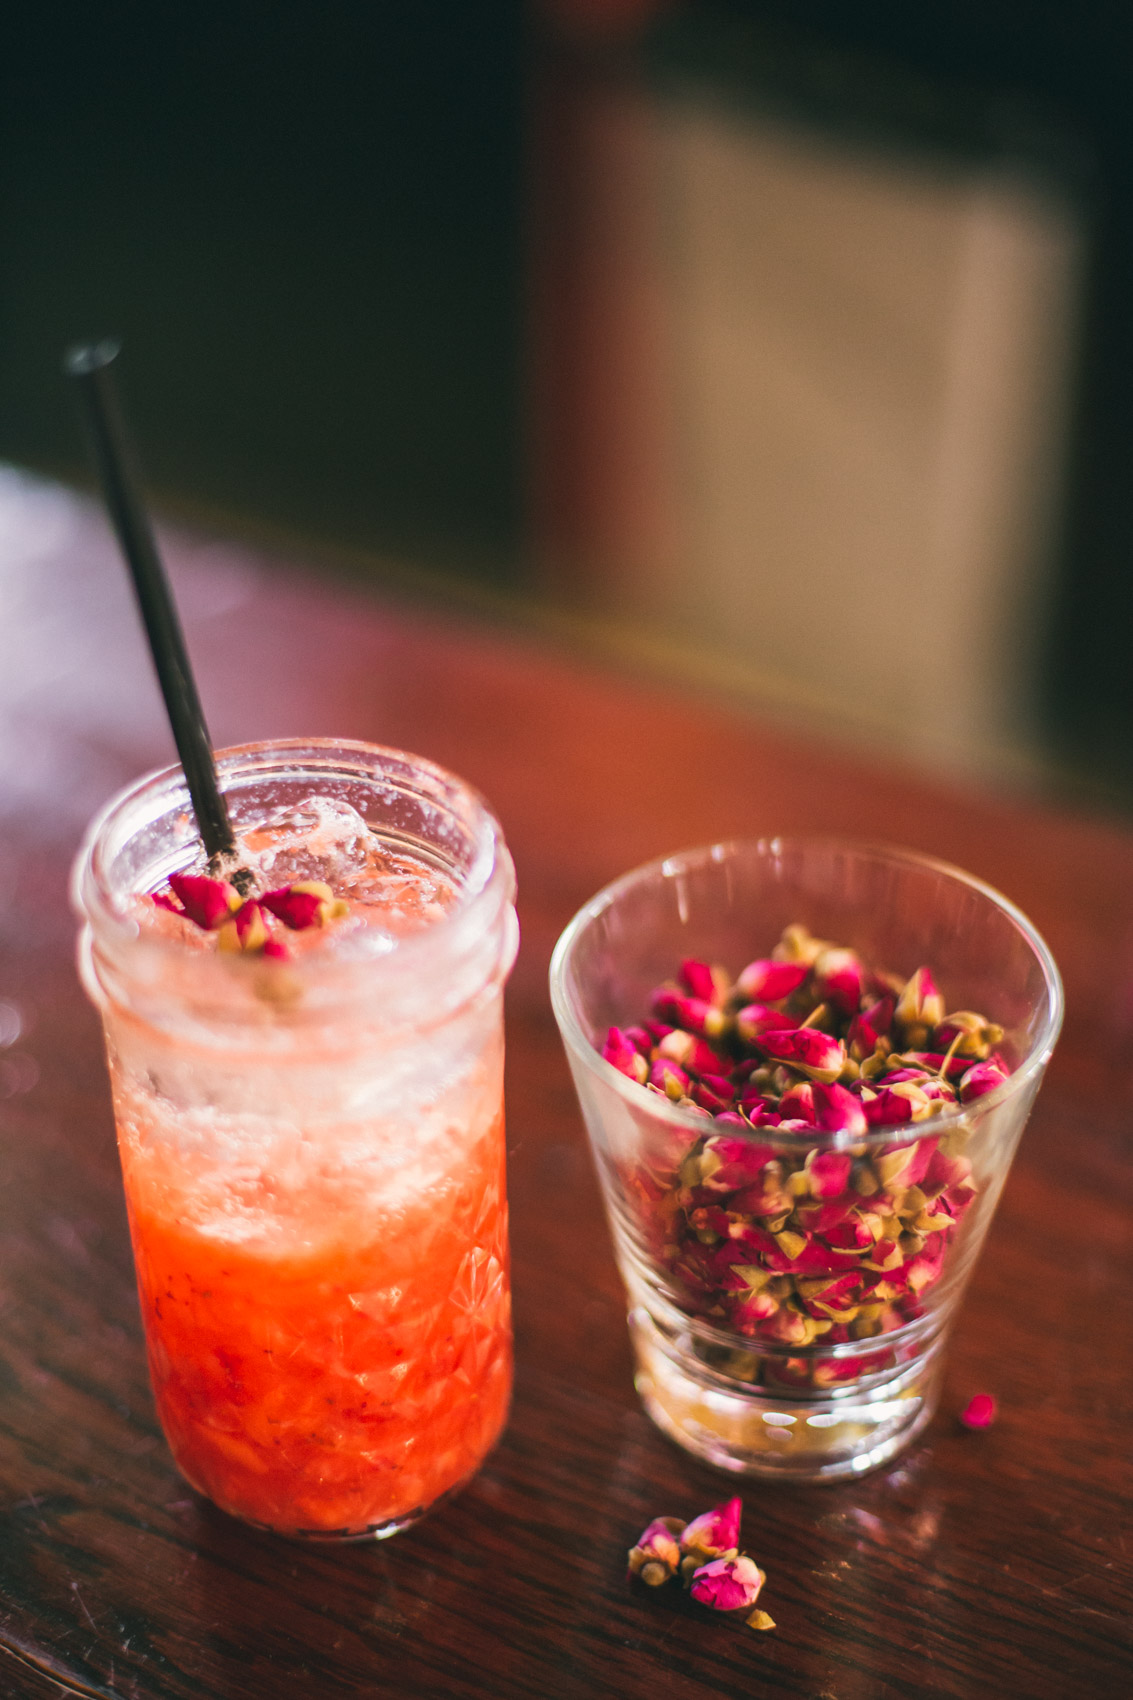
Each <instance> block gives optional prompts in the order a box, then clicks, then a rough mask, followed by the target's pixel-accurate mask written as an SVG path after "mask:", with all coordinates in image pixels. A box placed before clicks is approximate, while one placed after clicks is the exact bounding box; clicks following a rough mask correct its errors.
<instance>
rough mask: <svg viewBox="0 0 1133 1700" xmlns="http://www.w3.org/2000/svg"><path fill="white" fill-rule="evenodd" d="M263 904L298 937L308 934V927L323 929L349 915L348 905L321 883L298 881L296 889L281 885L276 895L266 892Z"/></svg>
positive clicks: (262, 898) (295, 885)
mask: <svg viewBox="0 0 1133 1700" xmlns="http://www.w3.org/2000/svg"><path fill="white" fill-rule="evenodd" d="M260 902H261V903H262V904H263V906H264V908H265V909H268V910H270V912H271V913H272V914H273V915H275V916H276V917H277V919H279V920H280V921H282V922H283V924H284V926H285V927H290V928H291V930H292V932H296V933H299V932H305V931H306V929H307V928H308V927H321V926H324V925H325V923H326V922H327V921H331V920H334V919H335V917H336V916H338V915H342V914H345V912H346V904H345V903H344V902H343V900H342V899H341V898H336V897H335V895H334V893H333V892H332V891H331V888H330V886H329V885H326V884H324V882H323V881H322V880H296V882H295V884H294V885H281V886H279V887H278V888H277V889H276V890H275V891H265V893H264V895H263V896H262V897H261V898H260Z"/></svg>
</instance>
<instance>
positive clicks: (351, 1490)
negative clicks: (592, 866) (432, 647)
mask: <svg viewBox="0 0 1133 1700" xmlns="http://www.w3.org/2000/svg"><path fill="white" fill-rule="evenodd" d="M218 767H219V772H220V778H221V784H222V788H223V789H224V791H225V793H226V795H227V798H228V803H229V808H230V811H231V814H232V819H233V824H234V827H235V830H236V833H237V835H238V838H239V839H241V840H242V841H243V842H244V843H245V844H246V845H248V846H256V845H258V846H260V847H261V848H262V846H263V845H264V844H270V845H276V844H277V843H278V844H279V846H280V847H281V848H280V849H279V850H278V852H277V851H276V850H274V849H273V850H272V852H271V857H272V862H271V871H272V880H271V882H270V883H273V884H283V883H288V882H289V881H290V880H291V879H299V878H310V877H312V876H315V877H318V876H320V875H322V876H323V877H326V878H329V879H330V881H331V883H332V884H335V885H336V886H337V888H338V889H339V890H340V891H342V890H345V894H346V895H347V896H348V897H349V898H350V900H351V905H352V908H353V906H354V905H355V904H358V905H361V906H365V905H366V904H367V903H372V904H375V905H376V906H377V912H378V913H379V914H380V915H381V916H383V917H384V916H385V915H386V914H387V911H388V914H389V916H390V918H391V924H390V927H388V928H387V927H386V926H385V925H384V924H381V925H374V924H368V925H361V924H357V925H352V924H350V922H349V921H344V922H342V923H335V927H336V932H335V936H334V938H333V939H332V938H330V937H329V936H328V937H327V938H326V939H319V940H318V941H317V944H316V946H315V948H311V949H305V950H303V951H296V952H295V953H294V954H293V958H292V960H290V961H288V962H285V963H282V962H277V961H269V960H267V959H265V958H264V957H263V956H258V957H257V956H245V955H243V954H241V953H237V954H229V953H226V952H224V951H217V950H215V949H213V948H211V940H209V939H208V935H202V942H201V946H200V948H197V949H193V948H191V943H192V941H189V943H188V944H187V943H186V939H185V937H184V931H185V929H184V926H183V924H182V923H180V922H179V921H178V922H177V924H176V927H175V928H173V929H170V928H169V927H165V928H163V927H161V926H160V925H155V924H154V922H155V909H154V906H153V904H152V903H151V902H150V900H149V897H148V896H147V894H149V893H152V892H154V891H155V890H157V889H158V888H160V887H162V886H164V884H165V882H166V881H167V880H168V878H169V876H170V874H172V873H176V872H178V871H182V870H185V869H187V868H189V867H190V866H192V865H194V863H196V865H197V866H198V867H199V865H200V860H199V859H200V855H201V852H200V844H199V840H198V838H197V835H196V830H195V827H194V824H193V819H192V814H191V811H190V808H189V800H188V794H187V790H186V786H185V781H184V777H183V774H182V772H181V769H180V768H170V769H167V770H166V771H165V772H163V773H157V774H153V775H150V776H149V777H147V778H144V779H142V780H139V781H138V783H137V784H135V785H133V786H132V787H131V788H130V789H129V790H127V791H125V792H123V793H122V794H121V795H120V796H118V797H116V798H115V799H114V800H113V801H112V802H111V803H110V804H109V805H108V806H107V808H106V809H105V811H104V812H103V813H102V814H101V815H100V816H99V818H98V819H97V820H96V821H95V822H94V824H93V826H92V827H91V830H90V833H89V835H88V837H87V840H86V843H85V844H84V846H83V849H82V851H81V853H80V856H79V858H78V861H77V863H76V868H75V876H74V895H75V903H76V906H77V909H78V912H79V915H80V918H81V920H82V923H83V925H82V932H81V936H80V943H79V961H80V971H81V974H82V977H83V981H84V984H85V986H86V989H87V991H88V993H89V994H90V996H91V998H92V999H93V1000H94V1002H95V1004H96V1005H97V1006H98V1008H99V1010H100V1012H101V1015H102V1019H103V1024H104V1028H105V1035H106V1046H107V1054H108V1058H109V1066H110V1078H111V1084H112V1088H113V1095H114V1106H115V1116H116V1121H117V1126H118V1142H119V1151H120V1154H121V1159H122V1172H123V1179H124V1184H125V1191H126V1201H127V1206H128V1210H129V1218H130V1231H131V1236H132V1240H133V1247H134V1257H135V1263H136V1268H137V1275H138V1289H139V1297H140V1301H141V1308H142V1317H143V1321H144V1325H145V1335H146V1345H147V1350H148V1356H149V1365H150V1373H151V1378H152V1381H153V1388H154V1393H155V1396H156V1400H157V1406H158V1412H159V1415H160V1417H161V1421H162V1425H163V1427H164V1430H165V1434H166V1437H167V1439H168V1441H169V1445H170V1447H171V1449H172V1451H173V1455H174V1457H175V1459H176V1461H177V1463H178V1465H179V1466H180V1468H181V1470H182V1471H183V1472H184V1474H185V1475H186V1476H187V1477H188V1479H189V1481H190V1482H191V1483H192V1484H193V1486H194V1487H196V1488H197V1489H199V1490H200V1492H202V1493H204V1494H206V1495H207V1496H208V1497H209V1498H210V1499H212V1500H214V1501H215V1503H216V1504H217V1505H219V1506H220V1507H221V1508H222V1509H223V1510H225V1511H227V1512H230V1513H231V1514H233V1515H234V1516H237V1517H241V1518H243V1519H245V1520H246V1521H248V1522H251V1523H255V1524H257V1525H259V1526H261V1527H266V1528H270V1529H273V1530H277V1531H280V1532H283V1533H286V1534H289V1535H299V1536H309V1537H314V1538H323V1539H360V1538H363V1537H364V1536H371V1537H377V1538H381V1537H384V1536H386V1535H390V1534H393V1533H395V1532H396V1531H397V1530H398V1529H400V1528H403V1527H405V1526H406V1525H407V1524H409V1523H411V1522H413V1521H414V1520H415V1519H416V1518H417V1517H419V1516H420V1515H421V1513H422V1512H423V1511H424V1510H426V1509H427V1508H428V1507H429V1506H430V1505H432V1504H433V1503H434V1502H435V1501H436V1500H437V1499H438V1498H439V1497H440V1496H441V1495H442V1494H445V1493H447V1492H449V1491H450V1490H452V1489H454V1488H456V1487H458V1486H459V1485H460V1484H461V1483H462V1482H463V1481H465V1480H466V1479H467V1478H468V1477H469V1476H470V1475H471V1474H472V1473H473V1472H474V1471H475V1470H476V1469H477V1468H478V1466H479V1465H480V1463H481V1462H482V1460H483V1458H484V1456H485V1454H486V1453H487V1452H488V1450H489V1449H490V1448H491V1446H492V1445H493V1444H494V1443H495V1441H496V1439H497V1438H498V1436H499V1434H500V1432H501V1430H502V1428H503V1425H504V1422H505V1420H506V1416H507V1408H508V1401H509V1397H510V1388H511V1328H510V1290H509V1284H508V1251H507V1205H506V1193H505V1180H504V1134H503V1023H502V991H503V984H504V980H505V978H506V976H507V974H508V972H509V970H510V968H511V965H512V962H513V960H514V956H515V950H516V944H517V939H518V932H517V926H516V919H515V910H514V907H513V898H514V893H515V883H514V874H513V869H512V864H511V859H510V857H509V855H508V852H507V849H506V846H505V844H504V841H503V837H502V835H501V833H500V829H499V826H498V824H497V823H496V821H495V820H494V819H493V817H492V815H491V814H490V813H489V811H488V809H487V808H486V807H485V805H484V803H483V801H482V800H481V799H480V798H479V797H478V796H477V795H476V794H475V792H473V791H472V790H470V789H469V787H467V786H466V785H464V784H463V783H462V782H461V781H460V780H458V779H455V778H453V777H452V776H451V775H450V774H447V773H445V772H444V771H443V770H442V769H440V768H438V767H435V766H433V765H432V764H431V763H429V762H426V761H422V760H421V759H419V758H418V757H415V756H409V755H404V754H402V753H401V752H399V751H396V750H386V749H380V748H377V747H374V746H372V745H367V744H356V743H335V742H330V741H322V740H320V741H288V742H276V743H266V744H256V745H249V746H247V747H245V748H240V749H233V750H228V751H225V752H221V754H220V756H219V758H218ZM438 894H442V895H441V896H438ZM442 897H443V900H442ZM383 906H386V907H383ZM372 913H373V912H371V918H372ZM395 915H396V916H398V917H400V921H398V922H397V924H394V920H393V918H394V916H395ZM407 916H408V917H410V918H411V923H412V924H410V923H409V922H407V921H406V919H405V918H406V917H407ZM162 917H164V920H165V921H166V922H169V921H171V920H173V919H174V917H170V916H168V915H167V914H165V913H164V912H163V911H159V912H157V916H156V918H157V919H158V920H160V919H161V918H162ZM178 929H180V932H179V934H178ZM175 935H177V936H175Z"/></svg>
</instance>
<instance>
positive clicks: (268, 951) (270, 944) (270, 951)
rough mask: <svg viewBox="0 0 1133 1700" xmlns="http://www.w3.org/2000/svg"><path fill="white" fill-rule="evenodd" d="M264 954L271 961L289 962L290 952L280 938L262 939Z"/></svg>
mask: <svg viewBox="0 0 1133 1700" xmlns="http://www.w3.org/2000/svg"><path fill="white" fill-rule="evenodd" d="M264 955H265V956H266V957H269V958H270V959H271V960H272V961H273V962H290V960H291V952H290V951H289V950H288V948H287V946H286V945H285V944H284V942H283V940H282V939H273V938H267V939H265V940H264Z"/></svg>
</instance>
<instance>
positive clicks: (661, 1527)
mask: <svg viewBox="0 0 1133 1700" xmlns="http://www.w3.org/2000/svg"><path fill="white" fill-rule="evenodd" d="M683 1528H684V1524H683V1523H682V1522H681V1520H680V1518H679V1517H654V1519H653V1521H652V1523H650V1524H649V1525H648V1527H647V1528H645V1529H643V1530H642V1532H641V1534H640V1535H639V1536H638V1538H637V1540H636V1541H635V1543H634V1545H633V1546H632V1547H630V1549H629V1571H628V1575H629V1576H640V1578H641V1580H642V1581H643V1582H644V1583H646V1585H647V1586H648V1587H651V1588H658V1587H660V1586H661V1584H662V1583H664V1582H667V1581H668V1580H669V1579H670V1577H672V1576H675V1575H676V1573H677V1566H678V1565H679V1564H680V1562H681V1549H680V1544H679V1541H678V1536H679V1535H680V1532H681V1530H682V1529H683Z"/></svg>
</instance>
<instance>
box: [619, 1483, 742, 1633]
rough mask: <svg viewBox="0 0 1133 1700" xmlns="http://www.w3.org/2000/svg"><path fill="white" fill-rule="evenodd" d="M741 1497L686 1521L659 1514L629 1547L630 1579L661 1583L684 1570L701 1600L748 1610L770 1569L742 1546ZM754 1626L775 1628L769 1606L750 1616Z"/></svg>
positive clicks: (716, 1607)
mask: <svg viewBox="0 0 1133 1700" xmlns="http://www.w3.org/2000/svg"><path fill="white" fill-rule="evenodd" d="M742 1514H743V1503H742V1501H741V1500H740V1499H739V1498H738V1497H737V1498H735V1499H729V1500H726V1501H725V1502H724V1504H723V1505H715V1506H713V1508H712V1510H711V1511H704V1512H702V1513H701V1515H700V1516H699V1517H694V1518H693V1519H692V1522H691V1523H684V1522H682V1521H681V1519H680V1518H679V1517H655V1518H654V1519H653V1521H652V1522H651V1523H650V1524H649V1525H648V1526H647V1527H646V1528H645V1529H643V1530H642V1533H641V1534H640V1535H639V1537H638V1539H637V1541H636V1543H635V1544H634V1545H633V1546H632V1547H631V1548H630V1549H629V1572H628V1575H629V1579H630V1580H632V1579H633V1578H634V1577H637V1578H638V1579H639V1580H640V1581H642V1582H644V1583H645V1585H646V1587H649V1588H659V1587H663V1586H664V1584H665V1583H666V1582H669V1581H671V1580H672V1579H673V1578H674V1577H675V1576H677V1575H678V1573H679V1575H680V1577H681V1580H682V1581H683V1582H684V1585H685V1587H686V1588H687V1589H688V1590H689V1593H690V1594H691V1595H692V1598H693V1599H694V1600H696V1602H697V1604H698V1605H702V1606H708V1607H709V1608H710V1609H711V1610H712V1611H746V1610H748V1609H749V1608H750V1607H751V1606H754V1604H755V1602H756V1600H757V1599H758V1598H759V1593H760V1590H761V1588H762V1587H763V1584H764V1583H765V1582H766V1580H767V1576H766V1573H765V1572H764V1571H762V1570H760V1568H759V1566H758V1565H757V1564H756V1562H755V1560H754V1559H753V1558H751V1557H750V1556H749V1555H748V1554H747V1553H743V1552H740V1550H739V1542H740V1518H741V1516H742ZM746 1621H747V1623H748V1624H749V1626H750V1627H751V1628H752V1629H774V1627H775V1622H774V1619H773V1618H771V1617H769V1616H768V1615H767V1613H766V1612H765V1611H757V1612H752V1615H751V1616H750V1617H749V1618H748V1619H747V1620H746Z"/></svg>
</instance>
